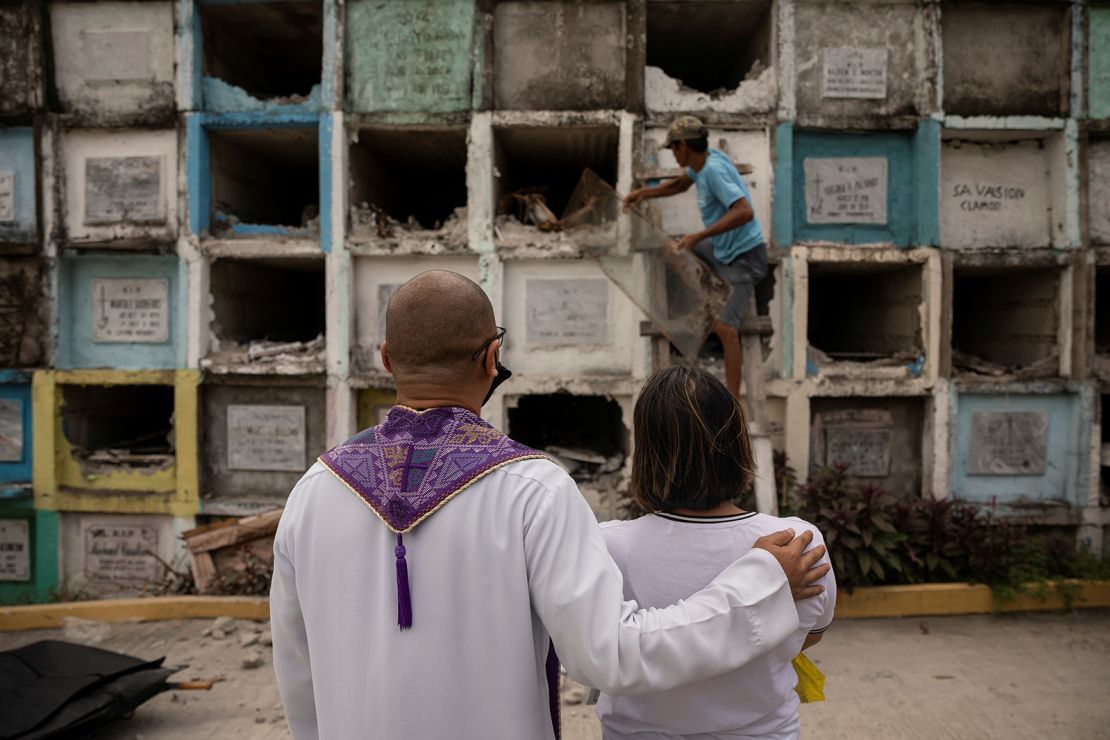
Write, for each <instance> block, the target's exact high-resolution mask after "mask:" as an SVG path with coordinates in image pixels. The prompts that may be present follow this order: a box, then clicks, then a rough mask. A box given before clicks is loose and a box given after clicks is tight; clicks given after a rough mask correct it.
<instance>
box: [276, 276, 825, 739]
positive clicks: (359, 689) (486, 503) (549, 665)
mask: <svg viewBox="0 0 1110 740" xmlns="http://www.w3.org/2000/svg"><path fill="white" fill-rule="evenodd" d="M511 341H512V338H511V336H507V335H506V332H505V330H504V329H500V328H498V327H496V326H495V321H494V314H493V308H492V306H491V304H490V302H489V300H488V299H487V298H486V296H485V293H484V292H483V291H482V289H481V288H480V287H479V286H478V285H476V284H475V283H473V282H471V281H470V280H467V279H466V278H464V277H462V276H461V275H457V274H455V273H450V272H444V271H431V272H426V273H422V274H420V275H418V276H416V277H415V278H413V279H412V280H410V281H409V282H407V283H405V284H404V285H402V286H401V287H400V288H398V289H397V290H396V292H394V294H393V296H392V298H391V299H390V303H389V306H388V309H387V313H386V341H385V342H384V343H383V344H382V347H381V356H382V362H383V365H384V367H385V368H386V369H387V370H388V371H389V372H391V373H392V375H393V377H394V380H395V383H396V387H397V405H396V406H394V407H393V408H392V409H391V410H390V412H389V415H388V416H387V418H386V420H385V421H384V423H382V424H380V425H378V426H375V427H371V428H369V429H366V430H363V431H362V432H360V433H359V434H358V435H356V436H355V437H354V438H353V439H351V440H349V441H348V442H346V443H344V444H342V445H339V446H338V447H336V448H334V449H332V450H331V451H329V452H327V453H325V454H324V455H321V457H320V459H319V461H318V462H317V463H316V464H315V465H313V466H312V467H311V468H310V469H309V471H308V472H307V473H306V474H305V475H304V477H303V478H302V479H301V480H300V482H299V483H298V484H297V485H296V487H295V488H294V489H293V491H292V493H291V494H290V496H289V499H288V501H287V504H286V507H285V511H284V513H283V515H282V519H281V523H280V526H279V528H278V532H277V535H276V537H275V541H274V556H275V568H274V579H273V585H272V589H271V594H270V610H271V612H270V613H271V620H272V629H273V638H274V669H275V672H276V674H277V679H278V687H279V689H280V691H281V695H282V701H283V702H284V704H285V709H286V716H287V718H288V720H289V725H290V728H291V730H292V732H293V735H294V737H296V738H298V740H300V739H301V738H312V737H318V736H319V737H327V738H345V737H364V736H367V735H373V736H375V737H413V738H416V737H482V738H485V739H487V740H497V739H499V738H505V739H506V740H508V739H510V738H512V739H515V738H521V737H530V738H531V737H547V738H552V737H554V736H555V729H554V724H553V718H554V714H555V712H554V711H553V709H554V708H556V707H557V706H558V705H557V701H558V698H557V695H556V693H555V690H556V688H557V663H556V662H555V660H554V653H553V652H551V650H550V644H551V642H552V641H553V643H554V648H555V652H557V653H558V656H559V658H560V659H561V660H562V662H563V664H564V665H565V667H566V668H567V671H568V672H569V673H570V674H571V675H573V676H574V677H576V678H578V679H580V680H581V681H583V682H584V683H587V684H590V685H593V686H596V687H598V688H601V689H602V690H604V691H606V692H608V693H611V694H630V693H645V692H652V691H658V690H662V689H667V688H670V687H674V686H677V685H681V684H684V683H689V682H692V681H696V680H699V679H703V678H708V677H710V676H715V675H719V674H722V673H724V672H727V671H730V670H732V669H735V668H736V667H738V666H740V665H743V664H745V663H746V662H748V661H750V660H752V659H753V658H755V657H757V656H759V655H761V654H763V653H765V652H767V651H768V650H770V649H772V648H773V647H775V646H776V645H777V644H778V643H780V642H781V641H782V640H783V639H785V638H786V637H787V636H788V635H790V634H791V633H792V632H793V631H794V630H795V629H796V628H797V625H798V613H797V610H796V609H795V606H794V599H801V598H806V597H809V596H812V595H815V594H817V593H819V592H820V587H819V586H815V585H812V584H814V582H815V581H816V580H818V579H819V578H820V577H821V576H822V575H823V574H824V572H825V570H826V568H825V567H824V566H819V567H814V564H815V563H816V561H817V559H818V558H819V557H820V555H821V552H822V551H823V548H814V549H813V550H812V551H811V552H809V553H804V552H803V551H804V549H805V547H806V546H807V545H808V543H809V538H808V535H807V536H803V537H799V538H797V539H793V538H792V533H790V532H789V531H787V532H781V533H778V534H777V535H773V536H769V537H765V538H763V539H762V540H760V541H759V542H757V543H756V547H755V548H754V549H752V550H751V551H750V552H748V553H737V555H738V556H739V559H738V560H737V561H736V562H734V563H732V564H731V565H729V566H728V567H727V568H726V569H725V570H724V571H723V572H722V573H721V574H720V575H719V576H718V577H717V578H716V580H714V581H713V582H712V583H711V584H710V585H709V586H708V587H706V588H705V589H703V590H702V591H699V592H697V593H696V594H694V595H693V596H691V597H690V598H689V599H686V600H685V601H683V602H680V603H678V604H675V605H672V606H668V607H666V608H663V609H640V608H639V606H638V605H637V604H636V603H635V602H633V601H625V599H624V595H623V583H622V576H621V572H620V570H619V569H618V567H617V565H616V563H615V562H614V561H613V559H612V557H610V555H609V553H608V551H607V550H606V545H605V540H604V538H603V536H602V533H601V530H600V528H599V527H598V524H597V522H596V520H595V519H594V516H593V514H592V512H591V511H590V508H589V506H588V505H587V504H586V502H585V500H584V499H583V497H582V495H581V493H580V492H579V491H578V489H577V487H576V485H575V484H574V481H573V480H572V479H571V478H570V477H569V476H568V475H567V474H566V473H565V472H564V471H563V470H562V468H560V467H558V466H557V465H556V464H555V463H553V462H552V461H550V460H549V459H546V457H545V456H544V455H543V454H542V453H538V452H536V451H534V450H531V449H528V448H527V447H525V446H524V445H522V444H519V443H517V442H514V441H513V440H511V439H509V438H508V437H506V436H505V435H504V434H503V433H501V432H499V431H498V430H496V429H494V428H493V427H492V426H490V425H489V424H488V423H486V422H485V421H484V420H483V419H482V418H481V417H480V416H479V412H480V409H481V407H482V405H483V404H484V403H485V402H486V401H488V400H489V398H490V397H491V395H492V393H493V391H494V389H495V388H496V387H497V386H498V385H499V384H500V383H501V382H502V381H504V380H506V379H508V377H509V376H510V375H511V373H510V372H509V371H508V369H506V368H505V366H504V365H503V364H502V362H501V358H502V353H503V352H504V351H505V349H504V348H505V346H506V342H511ZM549 638H550V640H549Z"/></svg>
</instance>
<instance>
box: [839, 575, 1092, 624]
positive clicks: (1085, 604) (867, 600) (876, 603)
mask: <svg viewBox="0 0 1110 740" xmlns="http://www.w3.org/2000/svg"><path fill="white" fill-rule="evenodd" d="M1030 590H1031V591H1032V592H1033V593H1034V594H1038V593H1041V594H1043V596H1044V598H1038V597H1037V596H1027V595H1021V596H1018V597H1017V598H1015V599H1013V600H1012V601H1007V602H1004V603H1000V604H995V601H994V597H993V595H992V594H991V590H990V588H989V587H987V586H983V585H980V584H970V583H923V584H919V585H915V586H874V587H872V588H857V589H856V590H855V591H854V592H853V593H851V594H849V593H847V592H846V591H842V592H839V593H838V595H837V600H836V617H837V619H864V618H869V617H925V616H939V615H959V614H992V613H994V612H1028V611H1053V610H1059V609H1076V608H1092V607H1110V581H1061V582H1059V583H1058V584H1055V583H1051V582H1050V583H1047V584H1043V586H1042V585H1041V584H1032V585H1031V586H1030Z"/></svg>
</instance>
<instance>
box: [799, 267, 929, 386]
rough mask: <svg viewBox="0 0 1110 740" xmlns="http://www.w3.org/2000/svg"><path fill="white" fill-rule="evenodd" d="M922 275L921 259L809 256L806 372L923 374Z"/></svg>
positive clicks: (829, 373) (923, 291) (810, 373)
mask: <svg viewBox="0 0 1110 740" xmlns="http://www.w3.org/2000/svg"><path fill="white" fill-rule="evenodd" d="M924 279H925V278H924V271H923V269H922V266H921V265H920V264H917V263H911V264H892V263H877V262H827V263H826V262H811V263H810V264H809V290H808V296H807V302H808V310H807V325H808V334H807V340H808V342H809V357H808V361H807V363H806V364H807V374H809V375H814V374H820V375H825V376H832V375H855V374H859V375H867V374H869V373H873V372H879V373H883V374H884V375H885V374H886V373H885V372H884V370H883V369H884V368H889V369H890V370H891V371H894V372H896V373H897V376H898V377H906V378H909V377H917V376H919V375H920V374H921V371H922V366H923V358H924V353H925V344H924V328H923V316H924V311H923V310H922V304H923V302H924V301H925V289H924ZM887 372H889V371H887Z"/></svg>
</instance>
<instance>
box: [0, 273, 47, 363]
mask: <svg viewBox="0 0 1110 740" xmlns="http://www.w3.org/2000/svg"><path fill="white" fill-rule="evenodd" d="M46 274H47V271H46V265H45V263H44V262H43V260H41V259H38V258H35V257H3V258H0V367H26V368H31V367H40V366H42V365H43V364H44V363H45V361H46V348H47V342H48V341H49V339H48V328H47V321H48V315H49V314H48V311H47V310H46Z"/></svg>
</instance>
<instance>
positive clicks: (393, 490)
mask: <svg viewBox="0 0 1110 740" xmlns="http://www.w3.org/2000/svg"><path fill="white" fill-rule="evenodd" d="M543 457H545V456H544V455H542V454H541V453H539V452H536V451H535V450H533V449H530V448H528V447H525V446H524V445H522V444H519V443H517V442H514V441H513V440H511V439H509V438H508V437H507V436H505V435H504V434H502V433H501V432H499V431H498V430H496V429H494V428H493V427H492V426H490V425H489V424H488V423H486V422H485V421H484V420H483V419H482V418H481V417H480V416H478V415H477V414H475V413H473V412H471V411H467V410H466V409H463V408H458V407H456V406H449V407H441V408H433V409H428V410H427V411H416V410H414V409H410V408H407V407H405V406H394V407H393V408H392V409H390V411H389V415H388V416H387V417H386V420H385V423H384V424H381V425H379V426H376V427H371V428H369V429H366V430H364V431H362V432H360V433H359V434H358V435H356V436H355V437H354V438H352V439H350V440H348V441H347V442H345V443H344V444H342V445H340V446H338V447H336V448H335V449H333V450H331V451H330V452H326V453H324V454H323V455H321V456H320V462H322V463H323V464H324V466H325V467H327V469H328V470H330V471H331V472H332V473H334V474H335V476H336V477H337V478H339V480H341V481H342V482H343V483H344V484H346V486H347V487H348V488H349V489H351V491H353V492H354V493H355V494H356V495H358V497H359V498H361V499H362V500H363V501H364V502H365V503H366V505H367V506H369V507H370V509H371V510H373V512H374V513H375V514H377V515H378V518H380V519H381V520H382V522H384V523H385V525H386V526H387V527H389V528H390V529H391V530H393V531H394V532H395V533H396V534H397V546H396V548H395V550H394V554H395V555H396V557H397V624H398V626H399V627H400V628H401V629H408V628H409V627H411V626H412V598H411V594H410V590H409V579H408V563H407V562H406V560H405V555H406V550H405V545H404V540H403V539H402V535H403V534H404V533H405V532H411V531H412V530H413V529H414V528H415V527H416V525H418V524H420V522H422V521H424V520H425V519H427V518H428V517H429V516H431V515H432V514H434V513H435V512H436V511H437V510H438V509H439V507H441V506H443V505H444V504H445V503H447V502H448V501H450V500H451V499H452V498H453V497H455V496H457V495H458V494H459V493H461V492H462V491H464V490H466V488H467V486H469V485H470V484H472V483H474V482H475V481H477V480H479V479H480V478H481V477H482V476H484V475H485V474H486V473H489V472H490V471H491V470H496V469H497V468H499V467H501V466H503V465H507V464H508V463H511V462H514V461H516V460H525V459H528V458H543Z"/></svg>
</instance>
